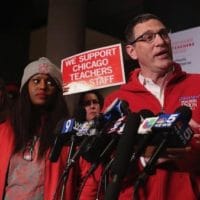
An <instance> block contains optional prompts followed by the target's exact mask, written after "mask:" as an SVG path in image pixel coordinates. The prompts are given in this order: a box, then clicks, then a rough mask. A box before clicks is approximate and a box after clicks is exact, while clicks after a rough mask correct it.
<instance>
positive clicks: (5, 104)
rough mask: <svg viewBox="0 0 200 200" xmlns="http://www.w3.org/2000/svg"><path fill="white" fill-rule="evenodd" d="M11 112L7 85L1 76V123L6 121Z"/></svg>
mask: <svg viewBox="0 0 200 200" xmlns="http://www.w3.org/2000/svg"><path fill="white" fill-rule="evenodd" d="M8 113H9V106H8V98H7V92H6V86H5V82H4V80H3V79H1V78H0V123H2V122H4V121H5V120H6V118H7V116H8Z"/></svg>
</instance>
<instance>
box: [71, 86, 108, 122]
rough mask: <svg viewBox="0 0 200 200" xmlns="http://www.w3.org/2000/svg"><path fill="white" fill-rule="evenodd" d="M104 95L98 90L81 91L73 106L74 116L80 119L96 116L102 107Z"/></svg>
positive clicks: (90, 118)
mask: <svg viewBox="0 0 200 200" xmlns="http://www.w3.org/2000/svg"><path fill="white" fill-rule="evenodd" d="M103 103H104V97H103V95H102V94H101V93H100V92H99V91H98V90H91V91H87V92H83V93H81V94H80V96H79V100H78V104H77V105H76V106H75V111H74V116H75V118H77V119H79V120H81V121H90V120H92V119H94V118H95V117H97V116H98V115H99V113H100V111H101V109H102V107H103Z"/></svg>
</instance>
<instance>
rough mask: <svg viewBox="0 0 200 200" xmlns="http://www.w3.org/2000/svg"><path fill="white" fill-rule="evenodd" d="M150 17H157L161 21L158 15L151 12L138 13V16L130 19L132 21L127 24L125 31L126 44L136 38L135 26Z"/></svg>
mask: <svg viewBox="0 0 200 200" xmlns="http://www.w3.org/2000/svg"><path fill="white" fill-rule="evenodd" d="M150 19H156V20H159V21H161V19H160V18H159V17H158V16H156V15H154V14H151V13H144V14H140V15H137V16H136V17H134V18H133V19H132V20H130V22H129V23H128V24H127V26H126V29H125V32H124V33H125V40H126V41H125V42H126V44H130V43H131V42H132V41H133V40H134V39H135V38H134V32H133V29H134V27H135V26H136V25H137V24H139V23H143V22H146V21H148V20H150Z"/></svg>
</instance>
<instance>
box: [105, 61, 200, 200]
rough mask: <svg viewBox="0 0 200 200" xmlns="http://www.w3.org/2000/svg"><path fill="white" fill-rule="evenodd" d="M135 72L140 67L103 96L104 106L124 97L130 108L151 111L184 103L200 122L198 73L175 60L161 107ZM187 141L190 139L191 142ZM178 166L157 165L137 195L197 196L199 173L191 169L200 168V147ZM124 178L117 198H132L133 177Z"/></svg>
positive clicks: (145, 199) (159, 199) (157, 198)
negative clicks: (176, 167)
mask: <svg viewBox="0 0 200 200" xmlns="http://www.w3.org/2000/svg"><path fill="white" fill-rule="evenodd" d="M139 72H140V68H138V69H136V70H134V71H133V72H132V74H131V76H130V80H129V81H128V83H127V84H124V85H122V86H121V87H120V89H119V90H116V91H114V92H113V93H111V94H110V95H108V96H107V97H106V99H105V104H104V109H105V108H106V107H107V106H108V105H110V103H111V102H112V101H113V100H114V99H115V98H119V99H121V100H125V101H127V102H128V103H129V108H130V109H131V111H133V112H138V111H140V110H142V109H148V110H151V111H152V112H154V114H155V115H156V114H157V113H160V112H165V113H171V114H172V113H174V112H175V110H176V108H178V107H180V106H182V105H187V106H190V108H191V109H192V118H193V119H194V120H195V121H197V122H198V123H200V85H199V84H200V74H187V73H185V72H183V71H182V70H181V68H180V66H179V65H177V64H175V70H174V72H173V75H172V77H171V78H170V80H169V82H168V84H167V86H166V88H165V92H164V106H163V107H162V106H161V104H160V103H159V101H158V100H157V99H156V97H155V96H154V95H152V94H151V93H150V92H149V91H148V90H147V89H146V88H145V87H144V86H143V85H142V84H141V83H140V82H139V80H138V74H139ZM191 144H193V143H192V142H191ZM195 158H196V157H195ZM187 165H188V166H187ZM180 166H182V167H183V169H184V170H182V171H181V170H175V169H174V168H173V169H168V168H167V166H166V167H165V165H164V166H162V168H159V167H158V168H157V169H156V173H155V174H154V175H152V176H150V177H149V179H148V181H147V182H146V183H145V186H144V187H142V188H140V190H139V198H138V199H139V200H172V199H175V200H183V199H187V200H197V199H199V198H200V176H199V175H198V174H197V173H196V172H195V171H194V170H196V171H200V170H198V169H200V168H199V167H200V151H199V156H198V158H197V159H194V157H193V156H192V155H191V156H190V158H188V162H187V163H186V165H185V166H184V165H182V164H181V165H180ZM191 169H194V170H191ZM189 171H190V172H189ZM133 174H134V172H133ZM128 182H129V183H128ZM128 182H124V183H123V184H122V188H121V193H120V198H119V199H120V200H127V199H132V196H133V183H134V179H132V181H130V180H129V181H128Z"/></svg>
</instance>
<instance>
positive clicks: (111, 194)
mask: <svg viewBox="0 0 200 200" xmlns="http://www.w3.org/2000/svg"><path fill="white" fill-rule="evenodd" d="M139 124H140V115H139V114H136V113H131V114H129V115H128V116H127V121H126V124H125V127H124V134H122V135H121V138H120V140H119V142H118V145H117V149H116V157H115V160H114V161H113V164H112V166H111V172H112V174H113V175H112V177H113V178H112V181H111V182H110V183H109V184H108V187H107V190H106V194H105V200H110V199H112V200H117V198H118V195H119V192H120V187H121V181H122V180H123V178H124V176H125V174H126V172H127V169H128V166H129V162H130V158H131V155H132V153H133V145H134V142H135V139H136V134H137V130H138V127H139Z"/></svg>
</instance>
